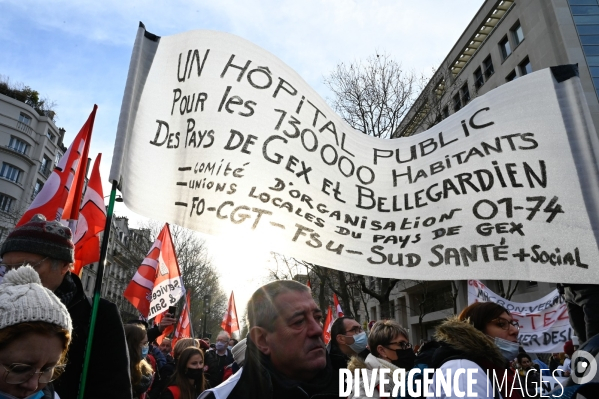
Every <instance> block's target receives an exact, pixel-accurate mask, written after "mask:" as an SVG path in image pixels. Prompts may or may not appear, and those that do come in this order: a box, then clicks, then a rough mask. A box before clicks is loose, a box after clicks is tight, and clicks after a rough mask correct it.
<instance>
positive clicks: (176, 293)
mask: <svg viewBox="0 0 599 399" xmlns="http://www.w3.org/2000/svg"><path fill="white" fill-rule="evenodd" d="M183 295H185V288H184V287H183V280H182V279H181V272H180V271H179V264H178V263H177V256H176V254H175V248H174V246H173V240H172V238H171V232H170V230H169V227H168V223H167V224H165V225H164V227H163V228H162V231H161V232H160V234H159V235H158V237H157V238H156V241H154V244H153V245H152V248H150V252H148V254H147V255H146V258H145V259H144V260H143V262H142V264H141V266H139V268H138V269H137V272H136V273H135V275H134V276H133V278H132V279H131V282H130V283H129V285H128V286H127V289H126V290H125V292H124V293H123V296H124V297H125V298H127V299H128V300H129V302H131V304H133V306H135V307H136V308H137V310H139V312H140V313H141V314H142V316H144V317H145V318H147V319H148V320H149V319H152V318H153V317H156V316H157V315H159V314H160V313H163V312H166V311H167V310H168V307H169V306H172V305H174V304H176V303H177V301H178V300H179V298H181V297H182V296H183Z"/></svg>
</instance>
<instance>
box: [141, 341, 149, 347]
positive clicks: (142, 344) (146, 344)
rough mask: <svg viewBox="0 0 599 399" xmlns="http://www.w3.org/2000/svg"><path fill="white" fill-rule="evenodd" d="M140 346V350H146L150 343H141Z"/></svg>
mask: <svg viewBox="0 0 599 399" xmlns="http://www.w3.org/2000/svg"><path fill="white" fill-rule="evenodd" d="M140 345H141V346H142V348H148V347H149V346H150V343H149V342H146V343H145V344H144V343H143V342H142V343H141V344H140Z"/></svg>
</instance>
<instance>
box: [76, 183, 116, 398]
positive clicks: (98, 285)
mask: <svg viewBox="0 0 599 399" xmlns="http://www.w3.org/2000/svg"><path fill="white" fill-rule="evenodd" d="M116 188H117V182H116V180H115V181H113V182H112V190H111V191H110V201H109V202H108V209H107V210H106V224H105V225H104V234H103V236H102V246H101V249H100V261H99V262H98V272H97V273H96V284H95V286H94V301H93V306H92V314H91V320H90V323H89V335H88V336H87V344H86V347H85V358H84V360H83V372H82V373H81V382H80V384H79V395H78V396H77V398H78V399H83V398H84V396H85V383H86V382H87V372H88V371H89V360H90V357H91V352H92V343H93V341H94V330H95V327H96V319H97V317H98V306H99V304H100V294H101V291H102V278H103V276H104V263H105V262H106V253H107V252H108V239H109V238H110V227H111V225H112V213H113V210H114V202H115V200H116Z"/></svg>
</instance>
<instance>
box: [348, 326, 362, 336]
mask: <svg viewBox="0 0 599 399" xmlns="http://www.w3.org/2000/svg"><path fill="white" fill-rule="evenodd" d="M363 331H364V330H363V329H362V327H360V326H355V327H354V328H350V329H349V330H347V331H345V333H346V334H347V333H352V334H354V335H355V334H360V333H361V332H363Z"/></svg>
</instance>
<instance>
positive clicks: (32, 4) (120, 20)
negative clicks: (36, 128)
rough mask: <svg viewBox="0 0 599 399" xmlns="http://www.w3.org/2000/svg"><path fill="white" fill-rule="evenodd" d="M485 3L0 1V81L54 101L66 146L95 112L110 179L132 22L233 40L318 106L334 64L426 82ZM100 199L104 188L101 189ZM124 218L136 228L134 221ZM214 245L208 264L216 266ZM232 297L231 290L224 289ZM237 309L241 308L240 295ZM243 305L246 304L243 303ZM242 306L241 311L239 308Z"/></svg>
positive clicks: (122, 211) (96, 146)
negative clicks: (300, 83)
mask: <svg viewBox="0 0 599 399" xmlns="http://www.w3.org/2000/svg"><path fill="white" fill-rule="evenodd" d="M482 3H483V0H454V1H451V2H447V1H442V0H382V1H352V0H331V1H317V0H295V1H285V0H279V1H272V0H244V1H228V0H218V1H213V0H211V1H200V0H168V1H164V0H163V1H157V0H155V1H147V2H146V1H136V0H103V1H94V2H90V1H73V0H64V1H52V0H48V1H29V0H0V21H1V23H0V74H1V75H3V76H4V77H9V78H10V81H11V82H21V83H24V84H25V85H27V86H30V87H31V88H33V89H35V90H37V91H38V92H39V93H40V94H41V96H42V97H48V98H49V99H51V100H53V101H55V102H56V104H57V106H56V108H55V110H56V113H57V125H58V126H59V127H64V128H65V129H66V132H67V133H66V137H65V145H66V146H67V147H68V146H69V145H70V143H71V141H72V140H73V138H74V136H75V135H76V134H77V132H78V131H79V129H80V128H81V126H82V124H83V123H84V122H85V120H86V118H87V116H88V115H89V113H90V112H91V110H92V107H93V105H94V103H95V104H98V106H99V109H98V113H97V116H96V123H95V128H94V133H93V139H92V144H91V149H90V157H95V156H96V154H97V153H98V152H102V153H103V156H102V164H103V165H102V176H103V178H104V179H107V176H108V171H109V169H110V162H111V160H112V148H113V145H114V137H115V133H116V126H117V122H118V116H119V111H120V106H121V99H122V96H123V89H124V87H125V80H126V76H127V70H128V66H129V59H130V57H131V49H132V46H133V42H134V39H135V35H136V32H137V28H138V24H139V22H140V21H141V22H143V23H144V24H145V26H146V29H147V30H148V31H149V32H152V33H154V34H156V35H158V36H167V35H172V34H175V33H181V32H185V31H189V30H195V29H212V30H219V31H224V32H228V33H233V34H236V35H239V36H241V37H243V38H245V39H247V40H249V41H251V42H253V43H255V44H257V45H258V46H260V47H262V48H264V49H266V50H268V51H270V52H271V53H273V54H275V55H276V56H277V57H279V58H280V59H282V60H283V61H284V62H285V63H287V64H288V65H289V66H290V67H291V68H293V69H295V70H296V71H297V72H298V73H299V75H301V76H302V77H303V78H304V79H305V80H306V81H307V82H308V84H310V85H311V86H312V87H313V88H314V89H315V90H316V91H317V92H318V93H320V95H321V96H322V97H324V98H326V97H327V96H328V92H327V90H326V88H325V86H324V85H323V76H325V75H328V74H329V73H330V72H331V71H332V70H333V69H334V68H335V65H337V64H338V63H341V62H351V61H354V60H356V59H365V58H367V57H368V56H369V55H372V54H374V53H375V51H378V52H387V53H389V54H390V55H391V56H392V58H394V59H396V60H397V61H399V62H401V63H402V65H403V67H404V68H405V69H407V70H413V71H415V72H418V73H425V74H428V75H430V72H431V70H432V68H436V67H437V66H438V65H439V64H440V63H441V62H442V61H443V59H444V58H445V56H446V55H447V54H448V52H449V51H450V50H451V48H452V47H453V45H454V44H455V42H456V41H457V39H458V38H459V35H460V34H461V33H462V32H463V31H464V29H465V28H466V26H467V25H468V23H469V22H470V20H471V19H472V18H473V16H474V15H475V14H476V12H477V11H478V9H479V8H480V6H481V5H482ZM104 191H105V195H108V191H109V185H108V183H107V182H106V181H105V182H104ZM116 213H117V214H119V215H126V216H129V218H130V220H131V222H132V224H133V225H135V224H136V223H138V220H141V219H140V218H137V217H136V216H135V215H133V214H131V213H130V212H128V211H127V210H126V208H125V207H124V205H120V206H119V207H117V208H116ZM217 248H218V246H215V250H214V253H213V256H215V257H216V258H217V259H216V260H217V263H218V261H219V259H220V260H221V261H222V262H223V263H226V262H232V261H231V260H228V261H227V260H222V259H223V258H222V256H223V255H222V254H219V253H218V252H220V251H219V250H218V249H217ZM225 289H229V287H225ZM235 295H236V298H237V301H238V303H240V302H242V301H243V300H247V298H245V295H238V293H237V291H236V294H235ZM241 297H244V298H243V299H242V298H241ZM240 300H241V301H240ZM239 307H240V305H239V304H238V310H240V309H239Z"/></svg>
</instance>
